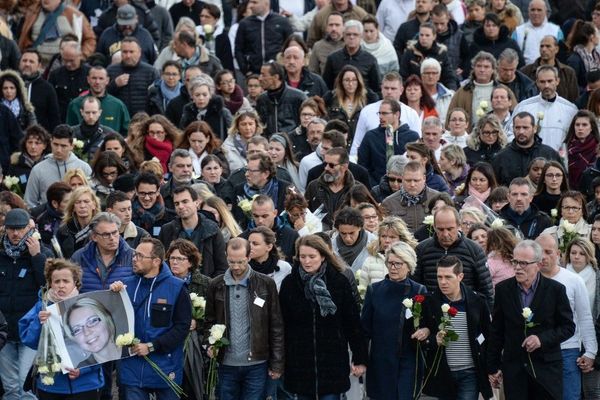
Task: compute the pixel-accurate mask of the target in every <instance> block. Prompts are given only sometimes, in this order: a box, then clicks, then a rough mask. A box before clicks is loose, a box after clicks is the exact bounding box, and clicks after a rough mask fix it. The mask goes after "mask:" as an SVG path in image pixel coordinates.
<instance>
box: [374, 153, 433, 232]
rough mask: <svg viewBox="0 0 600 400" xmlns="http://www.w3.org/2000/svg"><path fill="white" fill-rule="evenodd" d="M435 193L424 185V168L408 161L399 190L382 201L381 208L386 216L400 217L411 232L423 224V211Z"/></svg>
mask: <svg viewBox="0 0 600 400" xmlns="http://www.w3.org/2000/svg"><path fill="white" fill-rule="evenodd" d="M436 194H438V192H437V191H435V190H433V189H430V188H429V187H427V186H426V185H425V168H424V167H423V166H422V165H421V164H420V163H418V162H416V161H409V162H408V163H407V164H406V165H405V166H404V171H403V172H402V186H401V187H400V190H398V191H397V192H395V193H394V194H392V195H391V196H389V197H388V198H386V199H384V200H383V202H382V203H381V206H382V207H383V208H384V209H385V210H386V212H387V214H388V215H396V216H400V217H401V218H402V219H403V220H404V222H405V223H406V226H407V227H408V229H410V230H411V232H414V231H415V230H417V228H418V227H419V226H420V225H421V224H422V223H423V219H424V218H425V214H426V212H425V210H426V209H427V204H428V203H429V199H431V197H432V196H434V195H436Z"/></svg>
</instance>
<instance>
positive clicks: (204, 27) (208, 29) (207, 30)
mask: <svg viewBox="0 0 600 400" xmlns="http://www.w3.org/2000/svg"><path fill="white" fill-rule="evenodd" d="M202 30H203V31H204V33H206V34H207V35H210V34H211V33H213V32H214V28H213V26H212V25H211V24H204V25H202Z"/></svg>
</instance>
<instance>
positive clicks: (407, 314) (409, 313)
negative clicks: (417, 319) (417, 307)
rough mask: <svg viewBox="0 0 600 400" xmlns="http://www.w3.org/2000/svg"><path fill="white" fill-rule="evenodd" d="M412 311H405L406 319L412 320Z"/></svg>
mask: <svg viewBox="0 0 600 400" xmlns="http://www.w3.org/2000/svg"><path fill="white" fill-rule="evenodd" d="M412 316H413V315H412V311H410V308H407V309H406V319H411V318H412Z"/></svg>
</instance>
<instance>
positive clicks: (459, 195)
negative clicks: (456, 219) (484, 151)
mask: <svg viewBox="0 0 600 400" xmlns="http://www.w3.org/2000/svg"><path fill="white" fill-rule="evenodd" d="M496 186H498V183H497V182H496V175H494V169H493V168H492V166H491V165H490V164H488V163H486V162H478V163H477V164H475V165H474V166H473V167H472V168H471V169H470V170H469V173H468V174H467V178H466V179H465V185H464V186H463V187H462V188H458V189H457V190H456V196H455V198H454V201H455V202H456V204H457V207H458V208H461V207H462V206H463V204H464V203H465V200H466V199H467V198H468V197H474V198H475V199H477V200H479V202H481V203H484V204H486V202H487V200H488V197H490V193H491V192H492V190H494V189H495V188H496ZM471 205H474V206H480V204H479V203H478V202H476V204H471Z"/></svg>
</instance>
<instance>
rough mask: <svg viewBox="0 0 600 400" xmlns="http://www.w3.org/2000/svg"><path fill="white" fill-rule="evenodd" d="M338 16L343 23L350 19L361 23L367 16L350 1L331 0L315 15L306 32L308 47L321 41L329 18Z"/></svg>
mask: <svg viewBox="0 0 600 400" xmlns="http://www.w3.org/2000/svg"><path fill="white" fill-rule="evenodd" d="M334 13H336V14H339V15H341V16H342V19H343V21H349V20H351V19H353V20H356V21H362V19H363V18H364V17H366V16H367V15H368V14H367V12H366V11H365V10H364V9H362V8H361V7H359V6H357V5H355V4H353V2H352V1H350V0H332V1H331V4H329V5H326V6H325V7H323V8H322V9H321V11H319V12H318V13H317V15H315V18H314V19H313V21H312V23H311V25H310V28H309V30H308V39H307V44H308V46H309V47H310V46H313V45H314V44H315V43H316V42H317V41H319V40H321V39H323V38H324V37H325V35H326V32H327V26H328V22H329V16H330V15H331V14H334Z"/></svg>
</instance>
